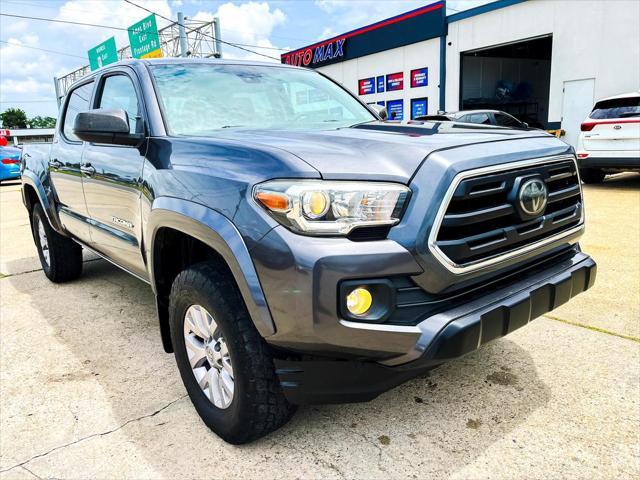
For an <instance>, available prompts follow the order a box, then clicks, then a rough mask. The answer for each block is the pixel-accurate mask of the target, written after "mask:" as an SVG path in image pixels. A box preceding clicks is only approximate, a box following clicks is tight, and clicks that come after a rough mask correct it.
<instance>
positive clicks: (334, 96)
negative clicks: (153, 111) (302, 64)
mask: <svg viewBox="0 0 640 480" xmlns="http://www.w3.org/2000/svg"><path fill="white" fill-rule="evenodd" d="M151 71H152V73H153V76H154V78H155V80H156V84H157V86H158V94H159V98H160V102H161V104H162V107H163V109H164V114H165V121H166V123H167V124H168V127H169V131H170V133H171V134H173V135H208V134H211V133H215V132H216V131H220V130H222V129H227V128H249V129H279V130H294V129H323V128H324V129H326V128H339V127H346V126H351V125H354V124H357V123H363V122H370V121H374V120H375V117H374V116H373V114H372V113H371V112H369V111H368V110H367V109H366V108H365V107H364V106H362V105H361V104H360V103H359V102H358V101H357V100H356V99H355V98H353V97H352V96H351V95H349V94H348V93H347V92H346V91H345V90H343V89H342V88H340V87H339V86H338V85H336V84H335V83H333V82H332V81H330V80H328V79H326V78H325V77H323V76H322V75H320V74H318V73H316V72H313V71H308V70H296V69H292V68H281V67H268V66H256V65H224V64H218V65H214V64H186V65H185V64H183V65H180V64H176V65H171V64H165V65H152V66H151Z"/></svg>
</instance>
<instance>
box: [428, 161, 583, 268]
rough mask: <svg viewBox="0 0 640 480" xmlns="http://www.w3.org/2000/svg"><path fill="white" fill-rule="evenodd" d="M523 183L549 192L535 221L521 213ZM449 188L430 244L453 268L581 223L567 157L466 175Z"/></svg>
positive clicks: (572, 165)
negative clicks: (541, 183) (536, 184)
mask: <svg viewBox="0 0 640 480" xmlns="http://www.w3.org/2000/svg"><path fill="white" fill-rule="evenodd" d="M528 179H539V180H542V181H544V184H545V185H546V187H547V191H548V201H547V205H546V207H545V209H544V210H543V211H542V212H541V213H540V214H538V216H534V217H531V216H528V215H527V213H523V210H522V207H521V206H520V203H519V199H518V194H519V193H520V191H519V188H521V186H522V185H523V184H524V182H526V181H527V180H528ZM452 188H455V190H454V191H453V194H452V195H450V200H449V204H448V206H447V207H446V210H445V213H444V215H443V216H442V217H441V219H440V224H439V230H437V234H436V236H435V243H434V244H435V246H436V247H437V248H438V249H439V250H440V252H442V254H444V256H445V257H447V259H449V260H450V261H451V262H452V263H454V264H456V265H458V266H465V265H469V264H473V263H476V262H479V261H483V260H486V259H490V258H492V257H496V256H499V255H502V254H508V253H509V252H512V251H514V250H518V249H520V248H523V247H527V246H529V245H532V244H535V243H537V242H540V241H543V240H545V239H546V238H548V237H551V236H555V235H557V234H560V233H562V232H563V231H566V230H570V229H572V228H573V227H576V226H577V225H579V224H580V223H581V221H582V192H581V189H580V182H579V179H578V174H577V171H576V165H575V162H574V160H573V159H572V158H571V157H565V158H564V159H562V160H561V161H550V162H548V163H540V164H537V165H532V166H526V165H525V166H523V167H520V168H512V169H509V170H503V171H498V172H491V173H485V174H478V175H474V174H473V172H470V174H468V175H467V174H465V175H463V178H462V179H461V180H459V181H458V183H457V185H455V186H453V187H452ZM437 227H438V225H436V228H437Z"/></svg>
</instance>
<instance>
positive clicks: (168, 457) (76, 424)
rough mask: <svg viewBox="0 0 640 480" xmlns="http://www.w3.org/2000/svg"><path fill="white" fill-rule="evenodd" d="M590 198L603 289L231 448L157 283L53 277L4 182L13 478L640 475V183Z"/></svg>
mask: <svg viewBox="0 0 640 480" xmlns="http://www.w3.org/2000/svg"><path fill="white" fill-rule="evenodd" d="M585 196H586V202H587V208H588V210H587V211H588V216H587V221H588V231H587V234H586V235H585V238H584V241H583V242H582V245H583V249H584V250H585V251H587V252H588V253H591V254H592V255H593V256H594V257H595V259H596V261H597V262H598V267H599V270H598V275H599V276H598V281H597V284H596V286H595V287H594V288H593V289H592V290H590V291H588V292H587V293H586V294H583V295H582V296H579V297H577V298H576V299H574V300H573V301H572V302H571V303H570V304H569V305H566V306H564V307H562V308H560V309H558V310H557V311H554V312H553V313H552V314H550V315H549V317H547V318H540V319H538V320H536V321H535V322H533V323H532V324H530V325H528V326H527V327H525V328H523V329H521V330H518V331H516V332H515V333H514V334H512V335H510V336H508V337H506V338H504V339H501V340H498V341H495V342H493V343H491V344H489V345H487V346H486V347H484V348H482V349H481V350H479V351H478V352H475V353H473V354H471V355H468V356H466V357H464V358H462V359H459V360H457V361H454V362H451V363H449V364H447V365H444V366H442V367H440V368H438V369H436V370H434V371H432V372H431V373H430V374H429V375H428V376H423V377H420V378H417V379H415V380H412V381H410V382H408V383H406V384H404V385H402V386H400V387H398V388H396V389H395V390H392V391H391V392H388V393H386V394H384V395H382V396H380V397H379V398H378V399H376V400H374V401H372V402H369V403H364V404H352V405H332V406H318V407H304V408H301V409H300V410H299V411H298V413H297V414H296V416H295V417H294V419H293V420H292V421H291V422H290V423H289V424H288V425H287V426H285V427H284V428H283V429H281V430H279V431H278V432H275V433H274V434H272V435H270V436H268V437H267V438H265V439H262V440H260V441H258V442H255V443H253V444H251V445H247V446H243V447H234V446H230V445H227V444H225V443H224V442H222V441H221V440H220V439H218V438H217V437H216V436H215V435H214V434H212V433H211V432H210V431H209V430H208V429H207V428H206V427H205V426H204V425H203V424H202V422H201V421H200V420H199V418H198V416H197V414H196V413H195V411H194V409H193V408H192V406H191V404H190V402H189V399H188V398H186V397H185V391H184V388H183V386H182V383H181V381H180V379H179V376H178V372H177V369H176V367H175V363H174V360H173V357H172V356H171V355H167V354H165V353H164V352H163V350H162V346H161V344H160V337H159V332H158V327H157V323H156V319H155V309H154V304H153V296H152V293H151V290H150V289H149V287H148V286H147V285H146V284H144V283H142V282H140V281H138V280H136V279H135V278H133V277H131V276H129V275H127V274H126V273H123V272H121V271H120V270H118V269H117V268H115V267H113V266H111V265H110V264H109V263H107V262H105V261H103V260H96V259H95V258H94V257H87V262H86V264H85V270H84V274H83V276H82V277H81V279H80V280H78V281H76V282H72V283H69V284H65V285H54V284H52V283H50V282H49V281H48V280H47V279H46V278H45V277H44V275H43V273H42V272H41V271H39V264H38V262H37V257H36V251H35V247H34V246H33V242H32V239H31V236H30V233H29V229H28V219H27V217H26V212H25V210H24V208H23V207H22V205H21V203H20V198H19V189H18V188H17V186H15V185H10V184H3V185H2V186H0V272H1V273H2V274H3V275H4V277H3V278H0V297H1V310H0V479H4V478H34V477H36V478H37V477H39V478H50V477H53V478H87V477H90V478H176V477H180V478H258V477H260V478H276V477H277V478H282V479H288V478H356V477H357V478H381V479H383V478H384V479H388V478H425V477H438V478H442V477H449V478H489V477H491V478H522V477H526V478H549V477H553V478H557V477H567V478H568V477H571V478H594V477H598V478H638V476H640V433H639V432H640V342H639V339H638V337H640V326H639V319H640V312H639V310H638V306H639V304H640V258H639V256H640V230H639V228H640V227H639V225H640V176H638V175H621V176H616V177H614V178H613V179H611V180H609V181H607V182H606V183H605V184H603V185H601V186H595V187H593V186H587V187H585ZM578 325H580V326H578Z"/></svg>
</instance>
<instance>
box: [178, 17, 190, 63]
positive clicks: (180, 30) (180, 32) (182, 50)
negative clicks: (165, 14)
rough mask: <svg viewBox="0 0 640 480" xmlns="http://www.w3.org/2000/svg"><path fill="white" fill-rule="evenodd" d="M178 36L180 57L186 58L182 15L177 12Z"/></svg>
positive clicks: (185, 37)
mask: <svg viewBox="0 0 640 480" xmlns="http://www.w3.org/2000/svg"><path fill="white" fill-rule="evenodd" d="M178 36H179V37H180V56H181V57H187V56H188V55H189V52H188V51H187V32H186V31H185V28H184V13H182V12H178Z"/></svg>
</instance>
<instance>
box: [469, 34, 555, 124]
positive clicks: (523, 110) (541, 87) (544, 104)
mask: <svg viewBox="0 0 640 480" xmlns="http://www.w3.org/2000/svg"><path fill="white" fill-rule="evenodd" d="M552 42H553V37H552V35H545V36H542V37H536V38H532V39H527V40H522V41H518V42H513V43H508V44H502V45H495V46H491V47H486V48H482V49H477V50H472V51H466V52H461V54H460V97H461V98H460V105H461V107H462V110H476V109H483V110H484V109H495V110H502V111H505V112H507V113H510V114H511V115H513V116H514V117H516V118H518V119H519V120H521V121H523V122H527V123H528V124H529V125H530V126H532V127H537V128H547V119H548V110H549V90H550V77H551V51H552Z"/></svg>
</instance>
